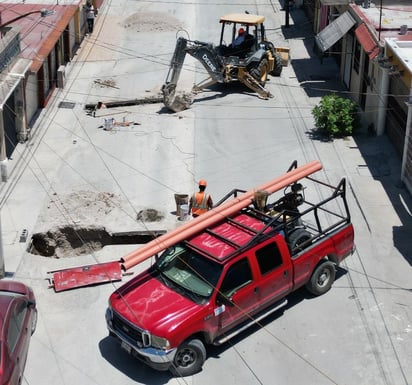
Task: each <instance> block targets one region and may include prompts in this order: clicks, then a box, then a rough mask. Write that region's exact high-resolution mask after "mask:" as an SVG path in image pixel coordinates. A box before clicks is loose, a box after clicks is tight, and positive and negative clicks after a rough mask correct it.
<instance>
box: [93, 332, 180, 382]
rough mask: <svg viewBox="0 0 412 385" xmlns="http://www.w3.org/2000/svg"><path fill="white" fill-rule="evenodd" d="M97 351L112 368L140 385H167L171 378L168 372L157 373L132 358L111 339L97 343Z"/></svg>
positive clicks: (107, 338)
mask: <svg viewBox="0 0 412 385" xmlns="http://www.w3.org/2000/svg"><path fill="white" fill-rule="evenodd" d="M99 350H100V353H101V354H102V357H103V358H104V359H105V360H106V361H107V362H109V363H110V364H111V365H112V366H113V367H115V368H116V369H117V370H119V371H120V372H122V373H123V374H125V375H126V376H128V377H129V378H130V379H131V380H133V381H136V382H138V383H140V384H147V385H161V384H167V383H168V382H169V381H170V379H171V377H172V374H171V373H170V372H168V371H166V372H159V371H157V370H154V369H152V368H150V367H149V366H147V365H145V364H144V363H143V362H140V361H139V360H138V359H136V358H134V357H132V356H131V355H130V354H128V353H127V352H126V351H124V350H123V349H122V348H121V347H120V344H119V343H118V342H117V341H116V340H115V339H114V338H112V337H109V336H108V337H106V338H104V339H102V340H101V341H100V343H99Z"/></svg>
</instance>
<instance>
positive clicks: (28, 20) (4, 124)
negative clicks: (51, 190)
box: [0, 0, 103, 181]
mask: <svg viewBox="0 0 412 385" xmlns="http://www.w3.org/2000/svg"><path fill="white" fill-rule="evenodd" d="M58 3H59V2H57V4H56V1H52V0H37V1H36V2H31V1H30V0H26V1H23V2H19V3H7V2H2V3H1V4H0V37H1V39H0V165H1V176H2V180H3V181H4V180H7V167H6V164H7V158H9V157H10V156H11V154H12V153H13V151H14V148H15V147H16V145H17V143H18V142H23V141H25V140H26V139H27V136H28V132H29V131H30V127H31V126H32V125H33V123H34V120H35V118H36V117H37V115H38V112H39V110H41V109H42V108H44V107H45V106H46V105H47V103H48V102H49V100H50V98H51V96H52V95H53V92H54V90H55V89H56V88H58V87H60V88H62V87H64V81H65V75H66V72H67V71H68V70H70V61H71V60H72V58H73V56H74V54H75V53H76V50H77V49H78V47H79V46H80V43H81V41H82V40H83V38H84V36H85V34H86V29H87V22H86V14H85V11H84V5H85V0H72V1H65V5H58ZM93 3H94V6H95V9H98V8H99V7H100V6H101V5H102V3H103V0H94V1H93Z"/></svg>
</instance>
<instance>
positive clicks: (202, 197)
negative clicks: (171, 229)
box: [192, 192, 209, 216]
mask: <svg viewBox="0 0 412 385" xmlns="http://www.w3.org/2000/svg"><path fill="white" fill-rule="evenodd" d="M208 200H209V194H206V193H205V192H197V193H196V194H195V195H194V196H193V198H192V215H194V216H197V215H201V214H204V213H206V212H207V211H208V210H209V207H208V206H207V202H208Z"/></svg>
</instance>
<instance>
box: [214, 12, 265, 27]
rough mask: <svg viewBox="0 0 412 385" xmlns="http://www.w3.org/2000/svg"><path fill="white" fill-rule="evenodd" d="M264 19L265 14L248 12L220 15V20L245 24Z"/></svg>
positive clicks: (260, 22)
mask: <svg viewBox="0 0 412 385" xmlns="http://www.w3.org/2000/svg"><path fill="white" fill-rule="evenodd" d="M264 21H265V16H261V15H251V14H249V13H230V14H228V15H225V16H222V17H221V18H220V22H221V23H224V22H229V23H240V24H246V25H255V24H262V23H263V22H264Z"/></svg>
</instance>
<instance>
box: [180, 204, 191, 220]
mask: <svg viewBox="0 0 412 385" xmlns="http://www.w3.org/2000/svg"><path fill="white" fill-rule="evenodd" d="M188 218H189V205H181V206H180V216H179V220H180V221H185V220H186V219H188Z"/></svg>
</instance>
